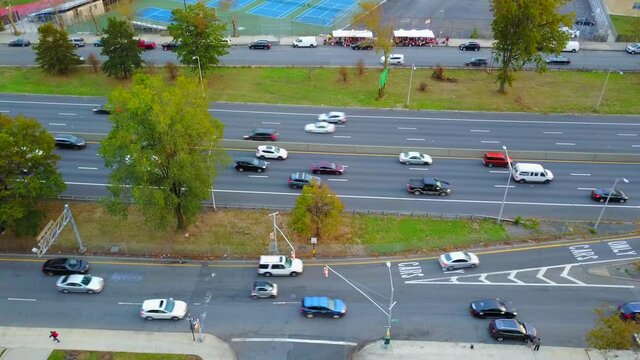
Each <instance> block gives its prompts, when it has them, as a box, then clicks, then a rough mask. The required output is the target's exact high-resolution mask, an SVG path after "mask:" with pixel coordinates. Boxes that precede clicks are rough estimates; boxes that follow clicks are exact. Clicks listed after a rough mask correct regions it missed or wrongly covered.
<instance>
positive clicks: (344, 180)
mask: <svg viewBox="0 0 640 360" xmlns="http://www.w3.org/2000/svg"><path fill="white" fill-rule="evenodd" d="M327 181H341V182H347V181H349V180H348V179H327Z"/></svg>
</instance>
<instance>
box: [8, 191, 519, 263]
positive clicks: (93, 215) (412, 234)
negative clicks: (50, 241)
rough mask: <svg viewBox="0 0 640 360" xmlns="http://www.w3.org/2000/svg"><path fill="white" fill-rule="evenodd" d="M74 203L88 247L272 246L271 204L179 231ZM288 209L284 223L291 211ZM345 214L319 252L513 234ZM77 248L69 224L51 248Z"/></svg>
mask: <svg viewBox="0 0 640 360" xmlns="http://www.w3.org/2000/svg"><path fill="white" fill-rule="evenodd" d="M70 208H71V212H72V213H73V217H74V219H75V222H76V224H77V226H78V229H79V231H80V236H81V237H82V240H83V243H84V245H85V246H86V247H87V249H88V253H89V254H109V253H110V252H111V249H112V247H114V246H116V247H118V248H119V250H118V252H117V253H114V255H129V256H134V255H135V256H150V257H159V256H170V257H178V256H185V257H191V258H200V259H220V258H223V259H224V258H252V259H253V258H255V257H256V256H258V255H260V254H264V253H265V252H267V251H268V250H269V242H270V240H269V234H270V232H271V231H272V230H273V223H272V221H271V219H270V218H269V216H268V214H269V211H250V210H233V209H225V210H220V211H218V212H205V213H203V214H202V215H201V216H200V218H199V219H198V221H197V223H196V224H194V225H192V226H191V227H189V229H187V231H184V232H175V231H172V230H165V231H162V230H155V229H152V228H149V227H148V226H146V225H145V224H144V221H143V218H142V216H141V215H140V214H139V213H137V212H135V211H132V212H130V215H129V217H128V218H127V219H122V218H119V217H112V216H111V215H109V214H108V213H106V211H105V210H104V208H103V207H101V206H100V205H98V204H91V203H71V204H70ZM62 209H63V203H62V202H52V203H48V204H47V207H46V210H47V216H46V220H45V222H46V221H48V220H49V219H56V218H57V217H58V216H59V214H60V211H61V210H62ZM282 215H283V221H285V223H286V221H287V220H288V217H287V214H282ZM344 218H345V224H344V226H343V230H342V233H341V234H340V235H339V236H337V237H336V238H334V239H321V240H319V243H318V256H321V257H332V256H372V255H385V254H391V253H403V252H404V253H407V252H411V253H417V252H423V251H430V250H443V249H450V248H465V247H470V246H475V245H479V244H487V243H499V242H503V241H507V240H509V239H510V237H509V235H508V234H507V232H506V231H505V229H504V228H503V227H502V226H500V225H496V223H495V222H494V221H471V220H435V219H426V218H423V217H408V216H401V217H394V216H377V215H345V216H344ZM42 226H44V224H42ZM42 226H41V228H42ZM288 235H289V237H290V239H291V240H292V241H293V242H294V245H295V246H296V249H297V251H298V256H300V257H303V258H304V257H307V258H308V257H309V256H310V254H311V248H310V244H309V239H308V238H302V237H298V236H295V235H294V234H292V233H289V234H288ZM35 245H36V243H35V240H34V239H33V237H24V238H14V237H13V236H12V235H11V234H9V233H8V232H7V233H5V234H4V235H2V237H0V251H4V252H28V251H30V249H31V248H32V247H34V246H35ZM283 247H286V244H285V243H284V242H283V240H282V238H280V248H283ZM77 248H78V246H77V243H76V239H75V236H74V233H73V231H72V229H71V225H70V224H69V225H68V226H67V227H66V228H65V229H64V231H63V232H62V234H61V237H60V239H59V241H58V242H57V243H56V244H55V245H53V246H52V248H51V251H50V253H52V254H55V253H58V252H61V253H74V252H76V250H77Z"/></svg>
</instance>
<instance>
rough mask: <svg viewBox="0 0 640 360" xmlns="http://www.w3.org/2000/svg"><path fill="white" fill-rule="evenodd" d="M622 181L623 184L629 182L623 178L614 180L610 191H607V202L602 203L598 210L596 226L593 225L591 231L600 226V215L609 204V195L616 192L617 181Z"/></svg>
mask: <svg viewBox="0 0 640 360" xmlns="http://www.w3.org/2000/svg"><path fill="white" fill-rule="evenodd" d="M620 179H622V181H624V182H625V184H628V183H629V180H627V179H625V178H616V180H615V181H614V182H613V187H612V188H611V190H609V195H607V200H606V201H605V202H604V205H603V206H602V210H600V215H599V216H598V220H596V224H595V225H593V229H594V230H595V229H597V228H598V225H599V224H600V219H602V215H603V214H604V210H605V209H606V208H607V205H608V204H609V199H610V198H611V194H612V193H613V192H614V191H615V190H616V185H618V180H620Z"/></svg>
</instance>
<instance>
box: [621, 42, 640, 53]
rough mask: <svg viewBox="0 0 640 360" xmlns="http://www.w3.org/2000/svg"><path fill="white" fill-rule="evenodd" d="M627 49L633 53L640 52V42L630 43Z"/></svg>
mask: <svg viewBox="0 0 640 360" xmlns="http://www.w3.org/2000/svg"><path fill="white" fill-rule="evenodd" d="M625 51H626V52H628V53H629V54H632V55H635V54H640V43H635V44H629V46H627V48H626V49H625Z"/></svg>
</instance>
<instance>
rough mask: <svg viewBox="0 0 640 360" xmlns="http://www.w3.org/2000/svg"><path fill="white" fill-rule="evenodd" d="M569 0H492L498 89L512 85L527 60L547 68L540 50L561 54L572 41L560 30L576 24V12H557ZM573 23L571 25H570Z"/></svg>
mask: <svg viewBox="0 0 640 360" xmlns="http://www.w3.org/2000/svg"><path fill="white" fill-rule="evenodd" d="M567 2H568V0H538V1H530V0H491V11H492V12H493V22H492V23H491V28H492V29H493V36H494V38H495V40H496V42H495V43H494V46H493V57H494V59H495V61H496V62H497V63H498V64H499V66H500V68H499V71H498V75H497V81H498V83H499V88H498V92H500V93H504V92H505V85H506V84H509V86H512V84H513V80H514V75H513V72H515V71H518V70H521V69H522V67H523V66H524V65H525V64H527V63H531V62H533V63H535V66H536V71H538V72H540V73H542V72H544V71H546V70H547V66H546V62H545V61H544V60H543V59H542V56H541V55H540V52H543V53H559V52H560V51H562V49H563V48H564V47H565V45H566V44H567V42H568V41H569V35H568V34H567V33H566V32H564V31H562V30H560V27H562V24H573V19H574V18H575V15H574V14H566V15H561V14H559V13H558V12H557V11H559V9H560V8H561V7H563V6H564V5H566V4H567ZM569 26H570V25H569Z"/></svg>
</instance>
